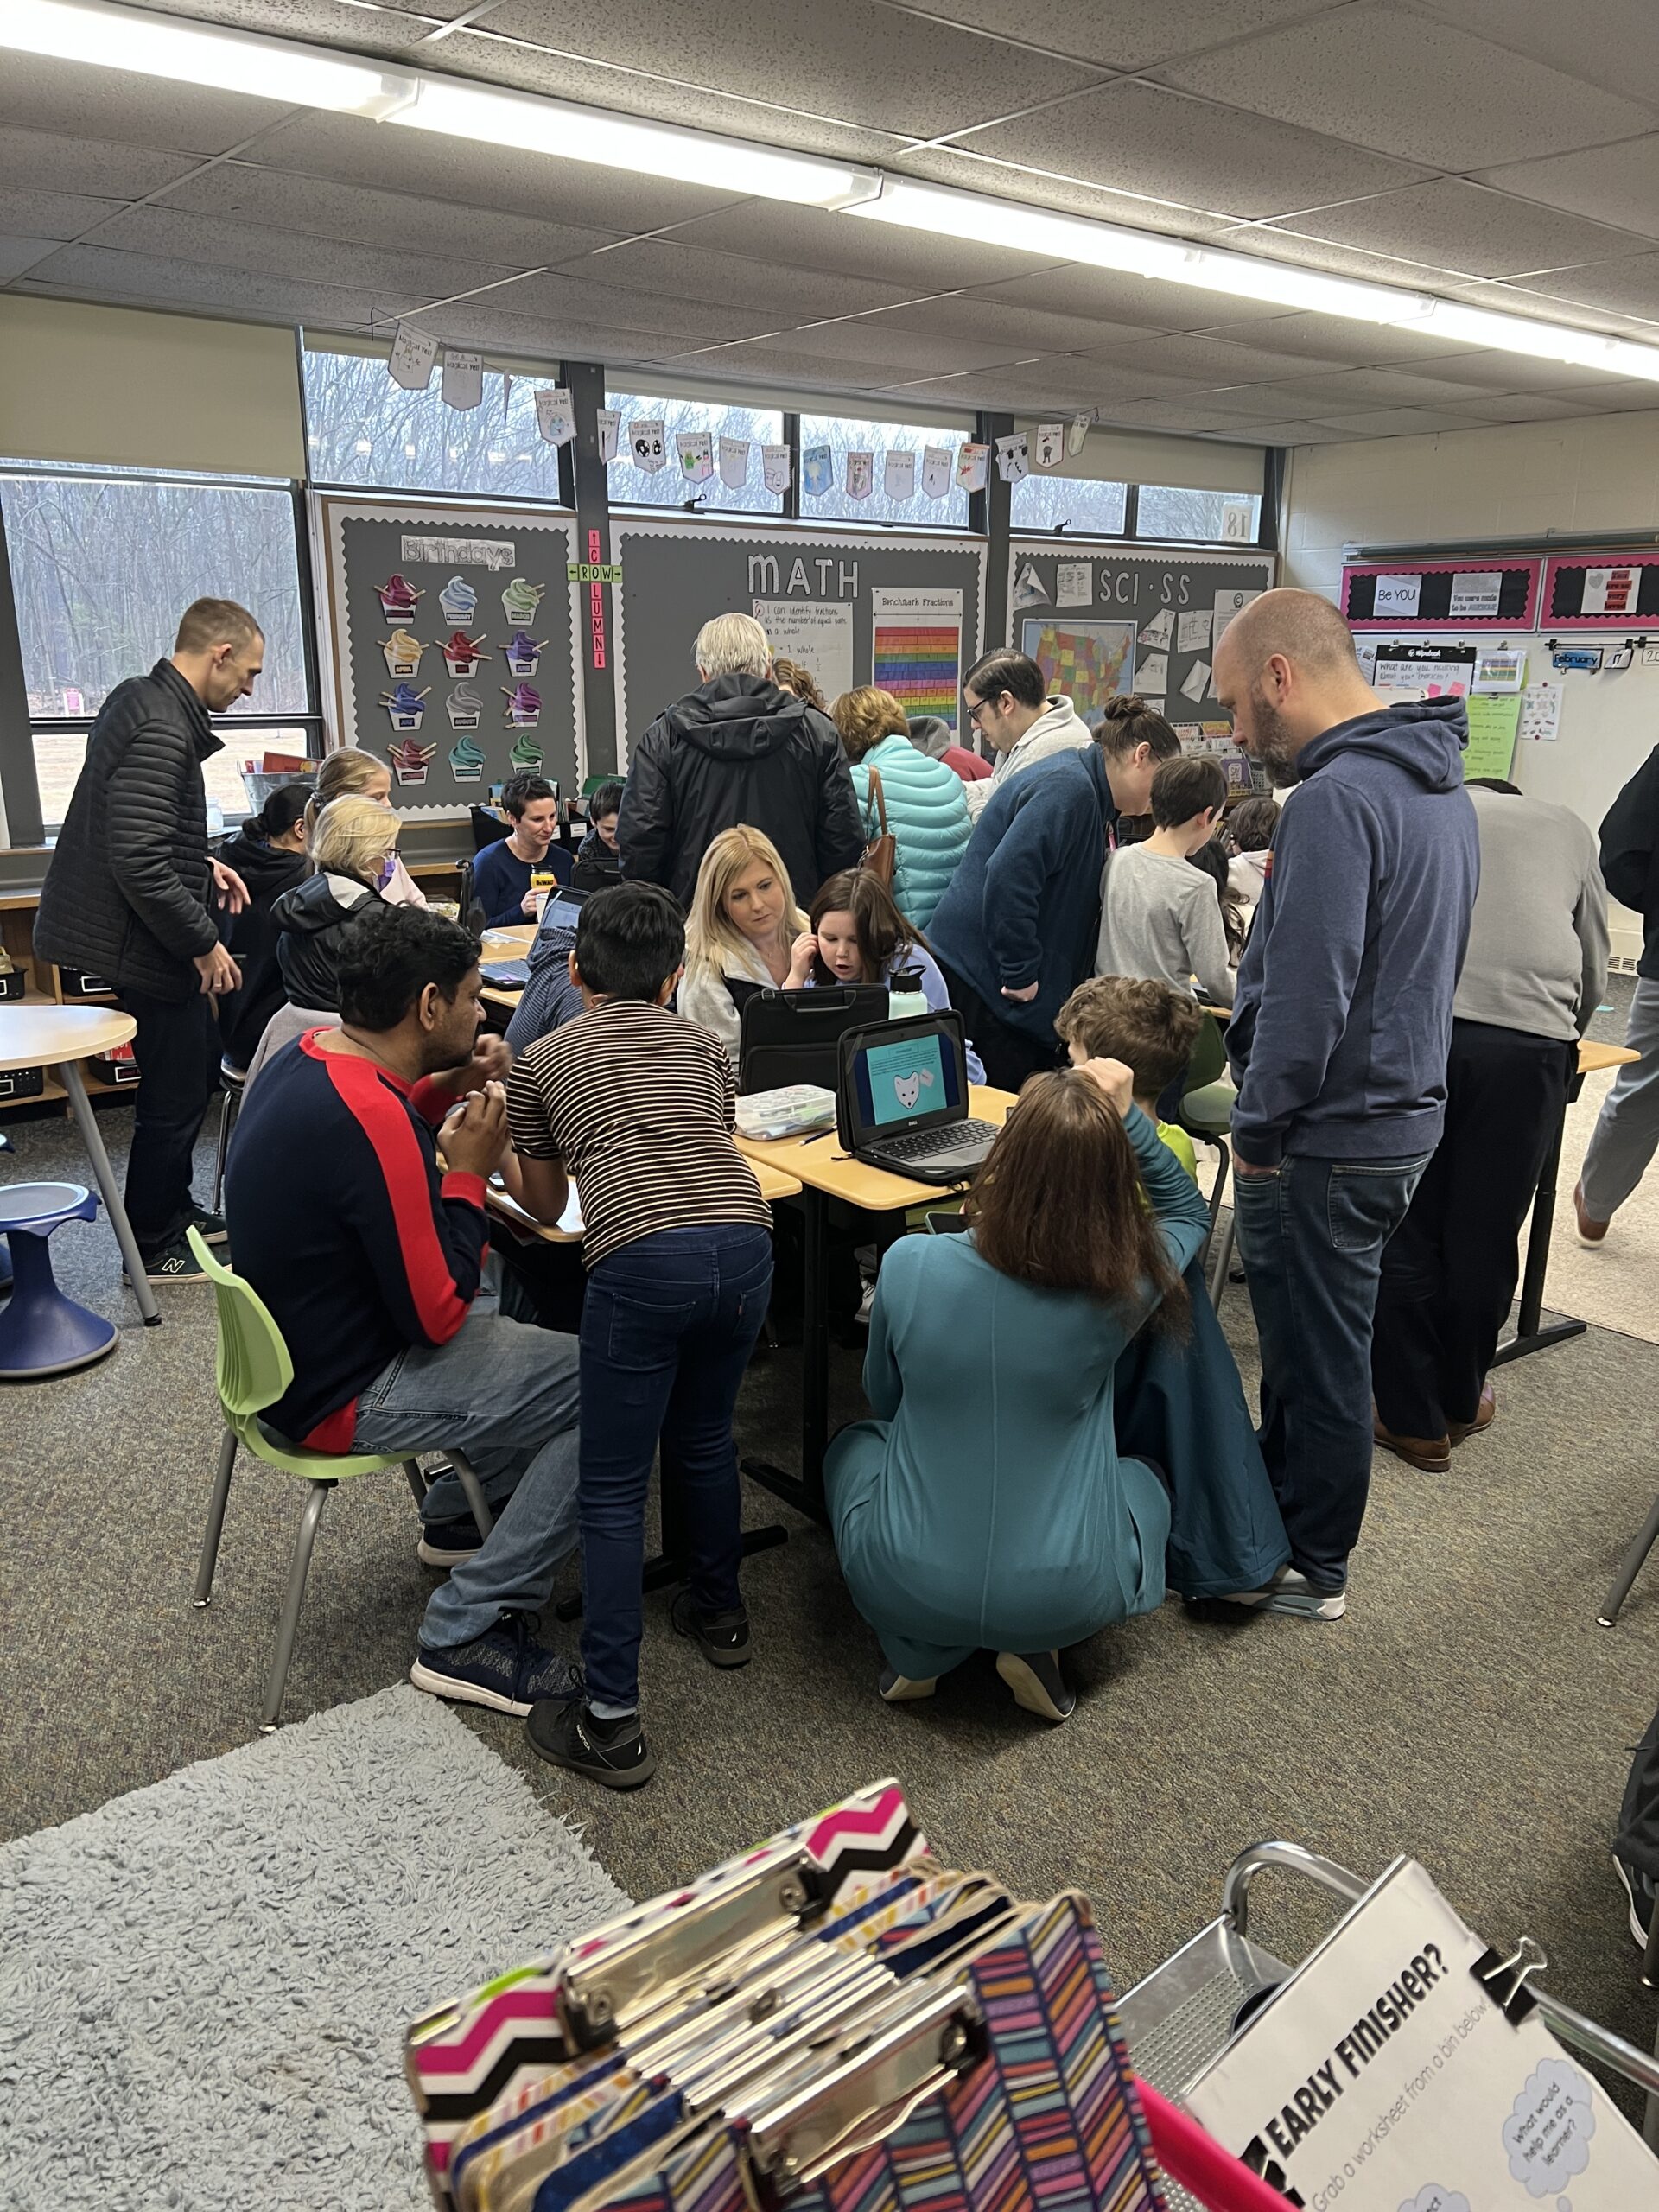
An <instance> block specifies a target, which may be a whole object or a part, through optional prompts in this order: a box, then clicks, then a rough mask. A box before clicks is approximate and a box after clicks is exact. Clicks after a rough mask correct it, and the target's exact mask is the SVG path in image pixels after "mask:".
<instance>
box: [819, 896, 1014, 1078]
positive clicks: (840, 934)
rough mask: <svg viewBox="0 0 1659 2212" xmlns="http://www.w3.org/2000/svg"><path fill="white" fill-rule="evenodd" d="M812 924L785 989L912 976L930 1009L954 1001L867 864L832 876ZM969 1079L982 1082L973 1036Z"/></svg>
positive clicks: (923, 945) (914, 986)
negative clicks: (865, 866) (864, 866)
mask: <svg viewBox="0 0 1659 2212" xmlns="http://www.w3.org/2000/svg"><path fill="white" fill-rule="evenodd" d="M807 919H808V922H809V923H810V927H809V928H808V929H807V930H806V931H804V932H803V934H802V935H801V936H799V937H798V938H796V940H795V944H794V947H793V949H792V950H791V956H790V968H789V980H788V982H787V983H786V984H785V989H786V990H791V991H810V990H812V989H814V988H817V987H818V986H820V985H825V986H833V985H835V984H838V983H887V984H892V985H894V986H895V988H896V979H897V978H898V977H899V976H906V975H908V976H913V977H914V979H915V981H914V982H913V983H912V985H911V988H912V989H915V990H918V991H919V992H920V993H921V995H922V997H923V998H924V999H925V1001H926V1003H927V1007H928V1010H929V1012H930V1013H933V1014H940V1013H943V1012H944V1011H946V1010H947V1009H948V1008H949V1007H950V993H949V992H948V991H947V990H946V989H945V988H944V976H942V975H941V974H940V973H939V963H938V961H937V960H935V958H934V957H933V955H932V953H931V951H930V950H928V946H927V941H926V939H925V938H924V937H923V935H922V933H921V931H919V930H915V929H912V927H911V925H910V924H909V923H908V922H907V921H906V919H905V918H904V916H903V915H902V914H901V913H900V912H899V909H898V908H897V906H894V905H893V893H891V892H890V891H889V890H888V889H887V885H886V884H885V883H883V882H882V881H881V880H880V877H879V876H875V875H872V874H870V872H869V870H868V868H842V870H841V872H840V873H839V874H836V875H832V876H831V877H830V879H829V881H828V883H826V884H825V885H824V887H823V889H822V890H821V891H820V892H819V893H818V895H817V898H816V899H814V900H813V901H812V910H811V912H810V914H809V915H808V917H807ZM968 1080H969V1083H983V1082H984V1080H985V1071H984V1069H983V1067H982V1065H980V1059H979V1055H978V1053H977V1052H975V1050H974V1048H973V1045H972V1042H971V1040H970V1041H969V1045H968Z"/></svg>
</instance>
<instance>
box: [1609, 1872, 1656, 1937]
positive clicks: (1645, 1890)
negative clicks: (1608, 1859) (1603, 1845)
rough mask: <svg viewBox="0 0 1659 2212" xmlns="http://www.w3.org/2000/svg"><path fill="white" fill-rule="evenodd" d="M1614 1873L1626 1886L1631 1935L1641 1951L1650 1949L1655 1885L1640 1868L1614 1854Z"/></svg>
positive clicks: (1625, 1892)
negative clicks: (1649, 1938)
mask: <svg viewBox="0 0 1659 2212" xmlns="http://www.w3.org/2000/svg"><path fill="white" fill-rule="evenodd" d="M1613 1872H1614V1873H1615V1874H1617V1875H1618V1878H1619V1880H1620V1881H1621V1882H1623V1884H1624V1894H1625V1896H1626V1897H1628V1898H1629V1899H1630V1933H1631V1935H1632V1936H1635V1938H1636V1947H1637V1950H1639V1951H1645V1950H1646V1949H1647V1948H1648V1930H1649V1928H1650V1927H1651V1926H1652V1925H1653V1897H1654V1884H1653V1880H1652V1878H1651V1876H1649V1875H1647V1874H1644V1873H1643V1872H1642V1869H1641V1868H1640V1867H1639V1866H1631V1864H1630V1860H1629V1859H1621V1858H1620V1857H1619V1855H1618V1853H1617V1852H1615V1853H1613Z"/></svg>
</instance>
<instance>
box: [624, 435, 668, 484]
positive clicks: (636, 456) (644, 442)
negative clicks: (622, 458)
mask: <svg viewBox="0 0 1659 2212" xmlns="http://www.w3.org/2000/svg"><path fill="white" fill-rule="evenodd" d="M628 448H629V450H630V452H631V453H632V455H633V465H634V467H636V468H643V469H644V471H645V474H646V475H647V476H654V475H655V474H657V471H658V469H659V468H660V467H662V465H663V463H664V461H666V460H667V459H668V448H666V446H665V445H664V442H663V426H662V424H661V423H629V425H628Z"/></svg>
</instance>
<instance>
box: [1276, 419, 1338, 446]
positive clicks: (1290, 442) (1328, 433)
mask: <svg viewBox="0 0 1659 2212" xmlns="http://www.w3.org/2000/svg"><path fill="white" fill-rule="evenodd" d="M1255 435H1256V437H1257V438H1258V440H1259V441H1260V442H1261V443H1262V445H1264V446H1335V445H1340V444H1342V443H1343V442H1344V439H1345V438H1346V437H1347V435H1348V433H1347V432H1346V431H1344V430H1333V429H1332V427H1331V425H1330V424H1329V423H1262V425H1261V427H1260V428H1259V429H1257V431H1256V433H1255Z"/></svg>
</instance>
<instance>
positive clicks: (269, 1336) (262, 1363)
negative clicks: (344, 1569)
mask: <svg viewBox="0 0 1659 2212" xmlns="http://www.w3.org/2000/svg"><path fill="white" fill-rule="evenodd" d="M187 1234H188V1239H189V1244H190V1249H191V1250H192V1252H194V1255H195V1257H196V1264H197V1265H198V1267H200V1269H201V1270H202V1273H203V1274H205V1275H207V1278H208V1279H209V1281H211V1282H212V1284H213V1297H214V1300H215V1301H216V1303H217V1306H218V1312H219V1351H218V1357H217V1372H216V1376H215V1380H216V1382H217V1383H218V1386H219V1407H220V1409H221V1410H222V1412H223V1413H224V1415H225V1436H224V1440H223V1442H222V1443H221V1444H220V1446H219V1471H218V1474H217V1475H216V1476H215V1478H214V1480H213V1498H212V1501H211V1503H209V1505H208V1508H207V1530H206V1533H205V1534H204V1535H203V1537H202V1540H201V1558H200V1561H199V1562H198V1564H197V1567H196V1586H195V1590H194V1593H193V1599H192V1602H193V1603H194V1605H196V1606H197V1607H198V1608H201V1607H205V1606H207V1605H211V1604H212V1602H213V1569H214V1567H216V1565H217V1564H218V1560H219V1535H220V1532H221V1531H222V1529H224V1526H225V1508H226V1504H227V1503H228V1502H229V1499H230V1495H231V1476H232V1471H234V1469H235V1466H236V1453H237V1447H238V1445H241V1446H245V1448H246V1449H247V1450H248V1451H250V1452H251V1453H252V1454H253V1456H254V1458H255V1459H263V1460H264V1463H265V1465H267V1466H268V1467H280V1468H281V1470H282V1471H283V1473H284V1474H285V1475H296V1476H298V1478H300V1480H301V1481H302V1482H303V1483H305V1484H308V1486H309V1489H310V1496H309V1497H308V1498H307V1500H306V1503H305V1511H304V1513H303V1514H302V1516H301V1520H300V1529H299V1534H298V1535H297V1536H296V1538H295V1540H294V1556H293V1559H292V1560H291V1561H290V1563H289V1570H288V1590H287V1593H286V1595H285V1596H284V1598H283V1614H282V1621H281V1624H280V1625H279V1627H278V1629H277V1649H276V1652H275V1654H274V1656H273V1657H272V1659H271V1662H270V1675H268V1676H267V1678H266V1681H265V1701H264V1709H263V1710H262V1712H261V1713H260V1715H259V1728H260V1732H261V1733H262V1734H264V1735H267V1736H268V1735H270V1733H271V1732H272V1731H273V1730H274V1729H275V1728H276V1726H277V1715H278V1714H279V1713H281V1711H282V1707H283V1689H284V1688H285V1687H286V1685H287V1681H288V1669H289V1662H291V1660H292V1659H293V1656H294V1639H295V1637H296V1634H297V1632H298V1630H299V1625H300V1605H301V1603H302V1600H303V1599H304V1596H305V1578H306V1576H307V1574H308V1572H309V1571H310V1567H311V1550H312V1547H313V1545H314V1544H315V1542H316V1539H317V1524H318V1522H320V1521H321V1518H322V1509H323V1504H324V1502H325V1500H326V1499H327V1496H328V1493H329V1491H331V1490H333V1488H334V1484H336V1483H340V1482H347V1481H349V1480H350V1479H351V1478H352V1477H353V1475H382V1474H385V1473H386V1472H387V1471H389V1470H390V1469H391V1468H393V1467H402V1469H403V1470H404V1473H405V1474H406V1475H407V1476H408V1478H409V1486H410V1490H411V1491H413V1492H414V1494H415V1502H416V1505H418V1504H419V1503H421V1501H422V1499H423V1497H425V1495H426V1478H425V1477H424V1476H423V1474H422V1472H421V1468H420V1462H419V1461H418V1460H417V1459H399V1458H397V1457H396V1456H387V1455H385V1454H381V1453H376V1452H311V1451H308V1450H307V1449H306V1447H305V1446H303V1445H301V1444H290V1443H289V1442H288V1441H287V1440H286V1439H284V1438H283V1437H279V1436H277V1434H276V1433H275V1432H274V1431H272V1430H270V1429H268V1428H264V1427H261V1425H260V1421H259V1415H260V1414H262V1413H263V1412H264V1409H265V1408H266V1407H267V1406H273V1405H275V1404H276V1402H277V1399H278V1398H280V1397H281V1396H282V1395H283V1391H284V1390H286V1389H287V1388H288V1386H289V1383H292V1381H293V1380H294V1363H293V1361H292V1360H291V1359H290V1358H289V1351H288V1346H287V1345H286V1344H284V1343H283V1332H282V1331H281V1330H280V1329H279V1328H278V1327H277V1324H276V1322H275V1321H273V1320H272V1319H271V1317H270V1309H269V1308H268V1307H267V1306H266V1305H265V1302H264V1300H263V1299H262V1298H261V1297H260V1296H259V1294H258V1293H257V1291H256V1290H255V1289H254V1288H253V1287H252V1285H251V1283H246V1282H244V1281H242V1279H241V1277H240V1276H239V1275H237V1274H232V1271H231V1269H230V1268H227V1267H226V1266H225V1265H224V1264H223V1263H222V1262H220V1261H219V1260H216V1259H215V1258H214V1257H213V1254H212V1252H211V1251H210V1250H209V1249H208V1248H207V1244H206V1243H204V1242H203V1240H202V1237H201V1234H200V1230H194V1229H192V1230H188V1232H187ZM443 1449H444V1451H445V1453H446V1454H447V1456H448V1459H449V1461H450V1463H451V1465H453V1466H454V1471H455V1473H456V1475H457V1476H458V1477H459V1478H460V1481H461V1488H462V1489H463V1490H464V1491H466V1493H467V1503H468V1505H470V1506H471V1508H472V1510H473V1517H474V1520H475V1521H476V1522H478V1525H479V1527H480V1529H481V1530H482V1531H483V1533H484V1535H486V1536H487V1535H489V1533H490V1530H491V1528H492V1527H493V1521H492V1518H491V1515H490V1510H489V1507H488V1506H487V1505H486V1503H485V1502H484V1492H483V1490H482V1488H481V1486H480V1483H479V1479H478V1477H477V1475H476V1474H475V1473H474V1471H473V1469H472V1468H471V1466H470V1465H468V1464H467V1461H466V1460H465V1459H462V1457H461V1454H460V1452H457V1451H456V1450H455V1449H454V1446H452V1445H446V1446H444V1447H443Z"/></svg>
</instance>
